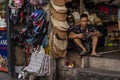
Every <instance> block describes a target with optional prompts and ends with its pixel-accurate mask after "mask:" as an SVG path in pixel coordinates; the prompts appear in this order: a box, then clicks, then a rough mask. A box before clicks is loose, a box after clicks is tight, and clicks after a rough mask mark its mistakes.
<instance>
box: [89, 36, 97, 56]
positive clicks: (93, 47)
mask: <svg viewBox="0 0 120 80" xmlns="http://www.w3.org/2000/svg"><path fill="white" fill-rule="evenodd" d="M97 43H98V37H97V36H93V37H92V52H91V55H96V53H97V52H96V47H97Z"/></svg>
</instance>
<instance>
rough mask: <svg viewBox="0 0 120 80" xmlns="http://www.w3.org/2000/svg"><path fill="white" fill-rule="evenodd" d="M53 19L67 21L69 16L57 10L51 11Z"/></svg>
mask: <svg viewBox="0 0 120 80" xmlns="http://www.w3.org/2000/svg"><path fill="white" fill-rule="evenodd" d="M51 13H52V15H53V17H54V18H55V19H56V20H58V21H66V17H67V15H66V14H65V13H58V12H57V11H56V10H55V9H53V8H52V9H51Z"/></svg>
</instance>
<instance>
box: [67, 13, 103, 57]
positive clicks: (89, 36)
mask: <svg viewBox="0 0 120 80" xmlns="http://www.w3.org/2000/svg"><path fill="white" fill-rule="evenodd" d="M87 23H88V16H87V15H86V14H82V15H81V16H80V25H78V26H74V27H71V28H70V29H69V30H68V32H69V34H68V38H69V39H72V40H73V42H74V43H75V45H76V46H77V48H78V49H81V52H80V55H84V54H86V53H87V52H88V50H87V48H86V47H85V46H84V43H88V42H90V41H91V42H92V51H91V56H101V55H100V54H97V52H96V46H97V43H98V38H99V37H101V36H102V34H101V33H100V32H99V31H98V30H96V29H95V28H88V25H87Z"/></svg>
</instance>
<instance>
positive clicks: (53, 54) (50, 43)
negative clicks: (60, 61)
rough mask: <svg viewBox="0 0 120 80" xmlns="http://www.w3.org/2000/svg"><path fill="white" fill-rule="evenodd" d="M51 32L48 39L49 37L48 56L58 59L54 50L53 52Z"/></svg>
mask: <svg viewBox="0 0 120 80" xmlns="http://www.w3.org/2000/svg"><path fill="white" fill-rule="evenodd" d="M53 35H54V33H53V31H51V32H50V37H49V46H50V55H51V56H53V57H55V58H58V57H59V56H58V55H57V54H55V52H54V50H53Z"/></svg>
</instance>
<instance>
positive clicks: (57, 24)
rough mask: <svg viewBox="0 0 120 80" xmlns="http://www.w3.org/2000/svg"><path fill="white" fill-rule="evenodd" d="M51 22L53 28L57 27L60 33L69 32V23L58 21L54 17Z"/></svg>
mask: <svg viewBox="0 0 120 80" xmlns="http://www.w3.org/2000/svg"><path fill="white" fill-rule="evenodd" d="M51 21H52V24H53V26H54V27H56V28H57V29H58V30H60V31H67V30H68V28H69V25H68V23H67V21H58V20H56V19H54V18H53V17H52V16H51Z"/></svg>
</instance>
